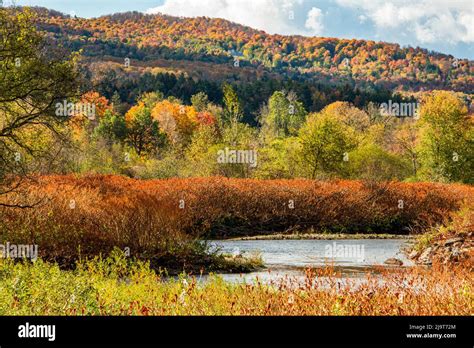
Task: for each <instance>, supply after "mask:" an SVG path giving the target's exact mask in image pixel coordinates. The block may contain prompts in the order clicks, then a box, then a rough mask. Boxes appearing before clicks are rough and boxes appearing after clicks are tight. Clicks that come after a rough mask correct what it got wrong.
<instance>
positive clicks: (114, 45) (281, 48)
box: [36, 9, 474, 92]
mask: <svg viewBox="0 0 474 348" xmlns="http://www.w3.org/2000/svg"><path fill="white" fill-rule="evenodd" d="M36 11H37V12H38V13H39V14H40V18H39V22H40V26H41V28H42V29H44V30H46V31H47V32H49V33H50V35H51V36H53V37H54V38H56V39H57V40H59V41H60V42H62V43H64V44H65V45H66V46H68V47H71V48H73V49H83V52H84V54H85V55H86V56H89V57H100V59H101V60H104V56H105V57H107V56H112V57H121V58H125V57H128V58H130V59H132V60H138V61H142V62H149V63H150V64H149V65H150V66H153V65H155V66H156V65H159V63H160V60H173V61H183V60H187V61H193V62H208V63H213V64H212V65H209V64H208V65H206V64H203V65H202V66H201V67H200V68H199V69H198V70H204V71H205V72H206V71H207V72H208V74H207V76H206V77H212V78H213V79H216V78H219V77H222V76H225V77H227V78H229V77H233V78H235V79H239V78H243V76H245V77H247V78H249V77H251V78H254V79H255V78H257V77H258V78H261V77H262V76H265V75H272V74H273V75H279V76H280V77H282V78H285V77H293V78H296V77H299V78H302V79H310V80H312V79H317V80H318V81H319V82H321V83H349V84H351V85H352V86H354V87H358V88H364V89H367V88H369V87H373V86H383V87H386V88H390V89H397V90H411V89H413V90H419V89H425V90H426V89H433V88H437V89H444V88H449V89H454V90H458V91H464V92H470V91H472V90H473V89H474V88H473V86H474V77H473V74H474V67H473V65H472V62H470V61H467V60H458V59H457V58H454V57H452V56H448V55H444V54H440V53H436V52H430V51H427V50H425V49H422V48H412V47H408V48H403V47H400V45H398V44H392V43H384V42H374V41H365V40H345V39H336V38H322V37H302V36H282V35H269V34H266V33H265V32H263V31H258V30H255V29H252V28H249V27H245V26H242V25H239V24H235V23H232V22H229V21H226V20H223V19H211V18H205V17H200V18H177V17H171V16H165V15H145V14H142V13H138V12H128V13H121V14H114V15H110V16H103V17H100V18H93V19H83V18H75V17H70V16H67V15H64V14H61V13H59V12H55V11H49V10H46V9H36ZM153 63H154V64H153ZM161 64H163V62H161ZM178 65H179V64H178ZM181 68H183V66H182V67H181ZM239 68H240V69H239ZM246 68H247V69H246ZM193 69H194V63H193ZM184 70H186V67H184ZM188 70H189V69H188ZM190 70H192V69H190ZM211 70H212V71H211ZM216 71H219V72H220V73H221V74H216Z"/></svg>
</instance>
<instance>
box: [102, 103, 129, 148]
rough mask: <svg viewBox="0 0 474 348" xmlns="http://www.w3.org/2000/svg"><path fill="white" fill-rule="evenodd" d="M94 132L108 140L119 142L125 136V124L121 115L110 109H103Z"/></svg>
mask: <svg viewBox="0 0 474 348" xmlns="http://www.w3.org/2000/svg"><path fill="white" fill-rule="evenodd" d="M95 133H96V134H97V135H99V136H101V137H102V138H104V139H105V140H107V141H109V142H112V143H113V142H120V141H123V140H125V138H126V136H127V124H126V123H125V118H124V117H123V116H122V115H118V114H115V113H113V112H111V111H110V110H107V111H105V114H104V116H103V117H102V118H101V119H100V121H99V124H98V126H97V127H96V129H95Z"/></svg>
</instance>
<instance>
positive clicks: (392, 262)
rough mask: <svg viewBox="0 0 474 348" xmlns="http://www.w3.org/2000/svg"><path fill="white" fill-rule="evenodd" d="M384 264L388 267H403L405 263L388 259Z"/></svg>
mask: <svg viewBox="0 0 474 348" xmlns="http://www.w3.org/2000/svg"><path fill="white" fill-rule="evenodd" d="M384 263H385V264H386V265H393V266H403V261H402V260H399V259H395V258H391V259H387V260H385V262H384Z"/></svg>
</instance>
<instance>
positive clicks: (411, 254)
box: [408, 250, 420, 260]
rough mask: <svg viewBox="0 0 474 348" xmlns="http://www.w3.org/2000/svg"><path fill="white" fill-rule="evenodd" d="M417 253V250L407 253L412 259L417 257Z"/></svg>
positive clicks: (418, 253)
mask: <svg viewBox="0 0 474 348" xmlns="http://www.w3.org/2000/svg"><path fill="white" fill-rule="evenodd" d="M418 255H420V252H419V251H416V250H412V252H411V253H410V254H409V255H408V257H409V258H410V260H414V259H416V258H417V257H418Z"/></svg>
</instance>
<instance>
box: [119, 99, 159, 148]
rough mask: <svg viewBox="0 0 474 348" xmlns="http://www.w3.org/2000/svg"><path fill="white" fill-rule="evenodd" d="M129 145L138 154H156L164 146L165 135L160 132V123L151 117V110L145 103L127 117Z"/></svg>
mask: <svg viewBox="0 0 474 348" xmlns="http://www.w3.org/2000/svg"><path fill="white" fill-rule="evenodd" d="M125 122H126V124H127V138H126V140H127V143H128V144H129V145H130V146H132V147H133V148H134V150H135V151H136V153H137V154H138V155H139V156H141V155H143V154H149V153H154V152H156V151H157V150H158V148H160V147H161V146H163V145H164V143H165V135H164V134H163V133H161V132H160V126H159V123H158V121H156V120H154V119H153V118H152V116H151V110H150V109H149V108H148V107H146V106H145V104H144V103H139V104H138V105H136V106H134V107H132V108H131V109H130V110H129V111H128V112H127V113H126V115H125Z"/></svg>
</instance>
